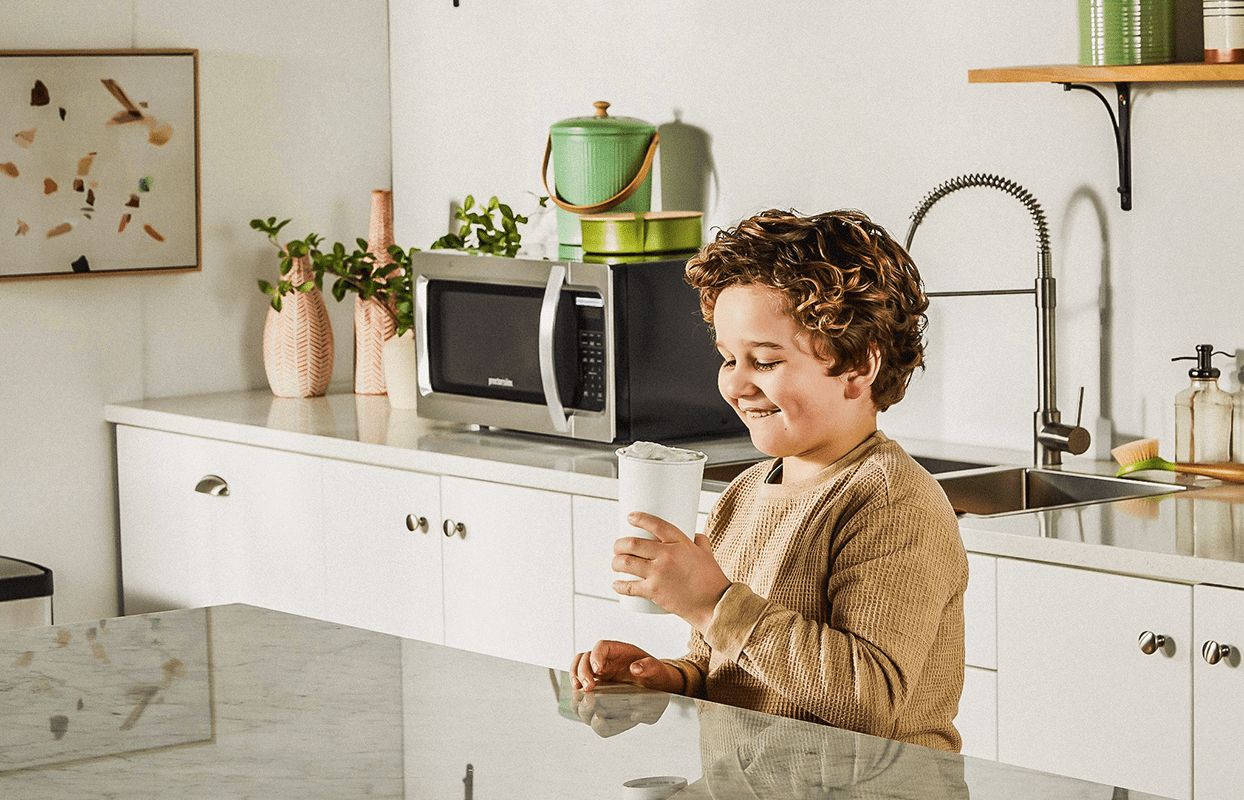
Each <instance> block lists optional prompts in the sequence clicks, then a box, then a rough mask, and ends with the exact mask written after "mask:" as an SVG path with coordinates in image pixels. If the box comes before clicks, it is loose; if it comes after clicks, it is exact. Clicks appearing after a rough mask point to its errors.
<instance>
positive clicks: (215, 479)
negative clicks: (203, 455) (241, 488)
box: [194, 475, 229, 497]
mask: <svg viewBox="0 0 1244 800" xmlns="http://www.w3.org/2000/svg"><path fill="white" fill-rule="evenodd" d="M194 490H195V491H196V492H198V493H199V494H210V495H211V496H212V497H228V496H229V484H228V483H227V482H226V481H225V479H224V478H222V477H220V476H219V475H204V476H203V477H202V478H200V479H199V482H198V483H196V484H195V485H194Z"/></svg>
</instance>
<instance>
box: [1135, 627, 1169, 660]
mask: <svg viewBox="0 0 1244 800" xmlns="http://www.w3.org/2000/svg"><path fill="white" fill-rule="evenodd" d="M1139 641H1140V652H1142V653H1144V654H1145V655H1147V656H1151V655H1153V654H1154V653H1156V652H1158V651H1159V650H1161V649H1162V648H1163V647H1166V637H1165V636H1163V635H1162V634H1160V633H1154V632H1153V631H1145V632H1144V633H1142V634H1140V639H1139Z"/></svg>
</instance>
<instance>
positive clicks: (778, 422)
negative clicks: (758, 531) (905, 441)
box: [713, 284, 877, 482]
mask: <svg viewBox="0 0 1244 800" xmlns="http://www.w3.org/2000/svg"><path fill="white" fill-rule="evenodd" d="M713 328H714V330H715V331H716V335H717V350H718V352H719V353H721V356H722V358H723V359H724V361H723V363H722V366H721V371H720V372H719V373H718V378H717V387H718V389H719V390H720V391H721V396H722V397H724V398H725V399H726V402H728V403H730V405H731V406H732V407H733V408H734V410H735V412H736V413H737V414H738V415H739V416H740V417H741V418H742V419H743V421H744V423H746V425H747V427H748V430H749V431H750V432H751V437H752V444H753V445H755V447H756V449H758V450H760V451H761V452H762V453H766V454H767V455H770V456H774V457H778V458H782V459H783V466H782V469H783V478H784V480H785V481H792V482H793V481H796V480H801V479H803V478H805V477H809V476H811V475H812V474H813V473H815V472H816V471H818V470H819V469H821V468H822V467H824V466H826V465H828V464H831V463H833V462H834V461H836V460H837V459H838V458H841V457H842V456H843V455H845V454H846V453H848V452H849V451H850V450H851V449H852V448H854V447H855V446H856V445H858V444H859V443H860V442H862V441H863V440H864V439H866V438H867V437H868V436H869V435H870V434H872V432H873V431H875V430H876V429H877V411H876V408H875V407H874V406H873V403H872V397H871V393H870V391H869V386H870V385H871V384H872V380H873V378H874V377H875V376H876V369H877V367H876V362H875V359H874V361H873V362H872V363H871V364H870V367H869V370H868V372H867V374H861V373H856V372H848V373H846V374H844V375H830V374H829V373H830V371H831V370H830V367H829V365H827V364H825V363H824V362H822V361H821V360H820V359H818V358H817V357H816V355H815V354H814V353H813V351H812V346H811V343H810V341H809V337H808V333H807V332H806V331H804V330H803V329H802V328H801V327H800V326H799V325H798V324H797V323H796V322H795V320H794V319H793V318H792V317H791V316H790V315H789V314H787V313H786V312H785V311H784V310H783V307H782V300H781V295H779V294H778V293H777V292H776V291H775V290H773V289H770V288H768V287H765V286H759V285H754V284H752V285H743V286H730V287H727V288H725V289H723V290H722V291H721V294H720V295H718V297H717V302H716V305H715V308H714V311H713Z"/></svg>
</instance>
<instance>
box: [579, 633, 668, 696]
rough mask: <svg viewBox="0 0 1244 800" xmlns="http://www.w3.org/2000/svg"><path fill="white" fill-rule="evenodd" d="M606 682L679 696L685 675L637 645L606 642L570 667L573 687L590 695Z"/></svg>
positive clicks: (601, 642) (596, 646) (580, 656)
mask: <svg viewBox="0 0 1244 800" xmlns="http://www.w3.org/2000/svg"><path fill="white" fill-rule="evenodd" d="M602 681H617V682H619V683H633V684H635V685H636V686H643V687H644V688H647V689H659V690H660V691H662V692H671V693H674V694H677V693H679V692H681V691H682V689H683V682H684V681H683V676H682V673H681V672H679V671H678V670H677V669H676V668H674V667H671V666H670V665H669V664H666V663H665V662H664V661H662V660H660V659H659V658H654V657H653V656H650V655H648V653H647V652H645V651H643V650H641V649H640V648H638V647H636V646H635V645H633V644H627V643H626V642H613V641H609V640H606V639H602V640H601V641H599V642H597V643H596V645H595V646H594V647H593V648H592V650H591V652H590V653H579V654H578V655H576V656H575V657H574V663H573V664H572V665H571V667H570V685H571V687H572V688H574V689H576V690H579V691H583V692H590V691H592V689H595V688H596V685H597V684H598V683H601V682H602Z"/></svg>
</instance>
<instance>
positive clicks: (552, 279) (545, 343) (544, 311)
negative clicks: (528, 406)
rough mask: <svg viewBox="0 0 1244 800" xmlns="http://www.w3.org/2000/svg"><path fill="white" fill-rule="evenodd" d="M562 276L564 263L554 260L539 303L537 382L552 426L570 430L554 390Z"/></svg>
mask: <svg viewBox="0 0 1244 800" xmlns="http://www.w3.org/2000/svg"><path fill="white" fill-rule="evenodd" d="M565 279H566V267H565V266H563V265H562V264H554V265H553V266H552V267H551V268H550V269H549V282H548V283H547V284H545V286H544V301H543V302H542V303H541V304H540V342H539V344H540V382H541V384H543V386H544V402H545V405H547V406H548V408H549V418H550V419H551V420H552V421H553V430H555V431H557V432H558V433H566V432H568V431H569V430H570V417H568V416H567V415H566V408H565V406H563V405H562V400H561V395H559V394H558V392H557V370H556V365H555V363H554V361H553V328H554V326H555V325H556V323H557V306H558V304H559V301H560V300H561V294H562V283H563V282H564V281H565Z"/></svg>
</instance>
